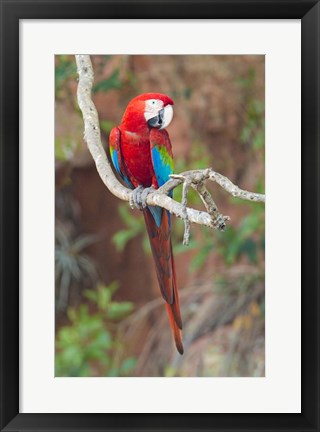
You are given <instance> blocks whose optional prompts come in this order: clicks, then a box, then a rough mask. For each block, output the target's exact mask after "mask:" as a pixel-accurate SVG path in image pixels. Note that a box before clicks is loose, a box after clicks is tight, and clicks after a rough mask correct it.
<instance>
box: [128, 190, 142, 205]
mask: <svg viewBox="0 0 320 432" xmlns="http://www.w3.org/2000/svg"><path fill="white" fill-rule="evenodd" d="M143 190H144V188H143V186H138V187H136V188H135V189H133V191H132V193H131V196H130V201H129V204H130V207H131V208H132V209H135V208H137V209H138V210H143V206H142V200H141V195H142V192H143Z"/></svg>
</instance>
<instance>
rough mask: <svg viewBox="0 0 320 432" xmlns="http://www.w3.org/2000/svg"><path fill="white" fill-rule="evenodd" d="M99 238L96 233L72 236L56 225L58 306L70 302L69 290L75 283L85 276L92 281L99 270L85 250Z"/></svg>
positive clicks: (61, 307) (62, 307) (60, 306)
mask: <svg viewBox="0 0 320 432" xmlns="http://www.w3.org/2000/svg"><path fill="white" fill-rule="evenodd" d="M97 240H98V237H97V236H94V235H81V236H79V237H76V238H72V237H71V236H70V235H68V233H67V231H66V230H65V229H63V228H62V227H61V226H59V225H57V226H56V246H55V278H56V283H57V284H58V287H59V288H58V302H57V305H58V308H60V309H64V308H66V306H67V304H68V298H69V291H70V288H71V286H72V285H73V284H74V283H78V282H79V281H81V280H82V279H84V278H85V277H88V278H89V279H90V280H91V281H92V282H93V281H95V280H96V277H97V272H96V268H95V266H94V264H93V261H92V260H91V259H90V258H89V256H88V255H86V254H85V253H84V252H83V251H84V249H85V248H87V247H88V246H90V245H91V244H93V243H95V242H96V241H97Z"/></svg>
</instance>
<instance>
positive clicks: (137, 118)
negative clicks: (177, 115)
mask: <svg viewBox="0 0 320 432" xmlns="http://www.w3.org/2000/svg"><path fill="white" fill-rule="evenodd" d="M172 105H173V100H172V99H170V98H169V96H167V95H165V94H161V93H144V94H142V95H139V96H137V97H135V98H134V99H132V100H131V101H130V102H129V104H128V106H127V108H126V110H125V112H124V114H123V117H122V122H121V124H122V125H124V126H125V128H126V130H129V131H131V132H136V133H142V134H143V133H148V131H149V129H150V127H153V128H157V129H164V128H166V127H167V126H168V125H169V123H170V122H171V120H172V117H173V109H172Z"/></svg>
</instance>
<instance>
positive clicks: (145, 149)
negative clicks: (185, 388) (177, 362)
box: [109, 93, 183, 354]
mask: <svg viewBox="0 0 320 432" xmlns="http://www.w3.org/2000/svg"><path fill="white" fill-rule="evenodd" d="M172 106H173V101H172V100H171V99H170V98H169V97H168V96H166V95H164V94H160V93H145V94H142V95H139V96H137V97H135V98H134V99H132V100H131V101H130V102H129V104H128V106H127V108H126V110H125V112H124V114H123V117H122V121H121V124H120V126H118V127H115V128H113V129H112V130H111V133H110V137H109V146H110V154H111V159H112V162H113V165H114V167H115V169H116V170H117V172H118V173H119V175H120V176H121V178H122V179H123V180H124V182H125V183H126V184H127V186H129V187H130V188H131V189H134V192H133V198H134V203H135V204H136V206H137V207H138V208H140V209H141V210H142V211H143V215H144V219H145V223H146V226H147V231H148V234H149V239H150V244H151V250H152V254H153V258H154V261H155V265H156V272H157V277H158V282H159V285H160V290H161V294H162V296H163V298H164V300H165V301H166V307H167V312H168V315H169V321H170V326H171V329H172V333H173V337H174V340H175V344H176V347H177V350H178V351H179V353H180V354H183V345H182V334H181V329H182V322H181V314H180V306H179V295H178V287H177V283H176V273H175V266H174V258H173V253H172V244H171V222H170V213H169V212H168V211H167V210H164V209H163V208H161V207H154V206H146V205H145V200H146V197H147V194H148V193H149V192H150V190H152V189H151V188H154V189H157V188H158V187H160V186H162V185H163V184H164V183H165V182H166V181H167V180H168V179H169V175H170V174H171V173H172V172H173V156H172V148H171V142H170V138H169V135H168V132H167V131H166V130H165V128H166V127H167V126H168V125H169V123H170V122H171V120H172V117H173V108H172Z"/></svg>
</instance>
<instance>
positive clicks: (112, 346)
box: [55, 283, 136, 377]
mask: <svg viewBox="0 0 320 432" xmlns="http://www.w3.org/2000/svg"><path fill="white" fill-rule="evenodd" d="M117 288H118V285H117V284H116V283H113V284H111V285H109V286H103V285H98V287H97V289H96V290H87V291H86V292H85V297H86V298H87V299H88V300H89V304H87V303H86V304H81V305H80V306H79V307H78V308H74V307H69V308H68V312H67V314H68V319H69V321H70V324H68V325H65V326H62V327H60V328H59V330H58V333H57V336H56V358H55V375H56V376H60V377H63V376H67V377H87V376H127V375H128V374H129V373H131V372H132V370H133V369H134V367H135V364H136V360H135V359H134V358H133V357H129V358H125V359H123V360H121V361H116V358H117V356H116V355H115V352H116V351H117V350H119V348H121V341H120V340H119V339H118V338H117V336H116V335H117V332H116V331H115V326H116V323H117V322H119V320H121V319H123V318H124V317H126V316H128V315H129V314H130V313H131V312H132V310H133V304H132V303H129V302H116V301H113V300H112V296H113V294H114V293H115V291H116V290H117Z"/></svg>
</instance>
